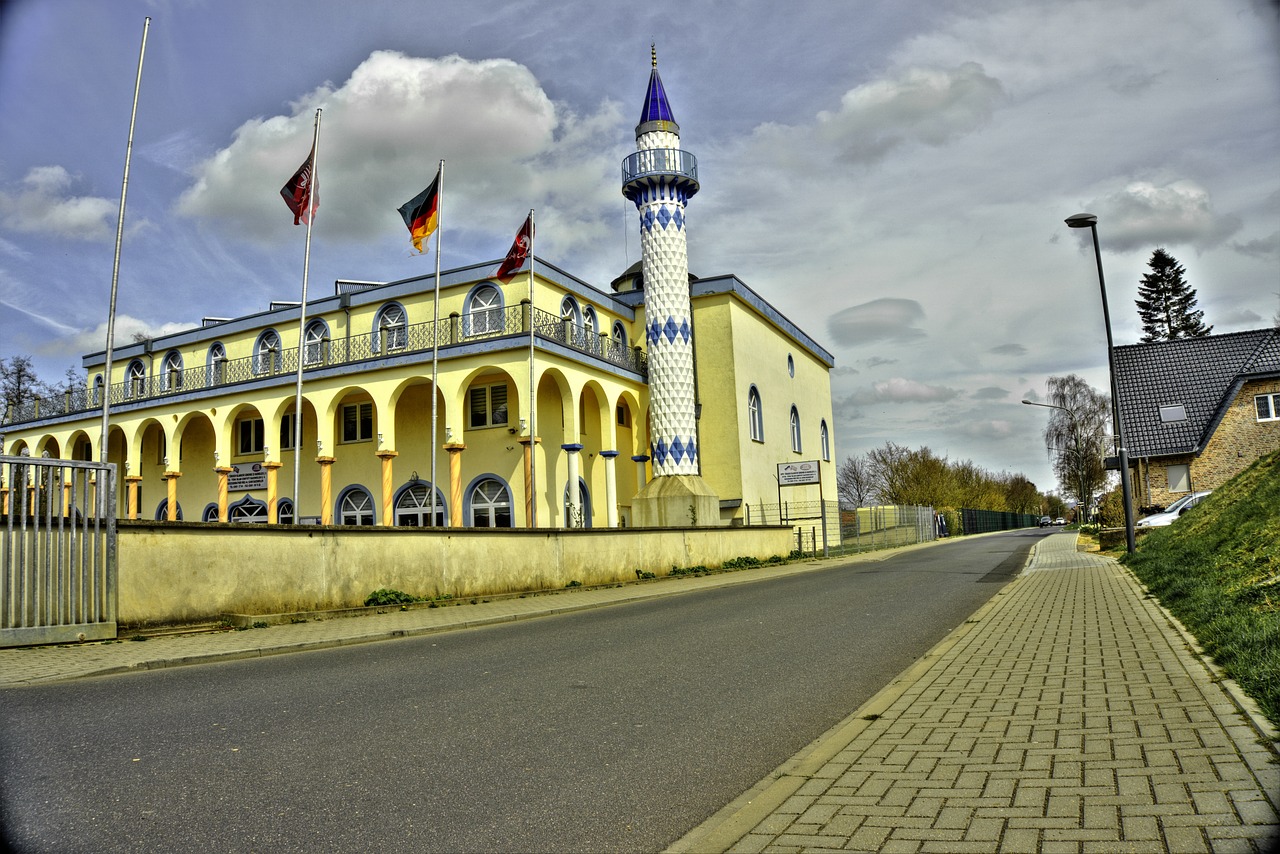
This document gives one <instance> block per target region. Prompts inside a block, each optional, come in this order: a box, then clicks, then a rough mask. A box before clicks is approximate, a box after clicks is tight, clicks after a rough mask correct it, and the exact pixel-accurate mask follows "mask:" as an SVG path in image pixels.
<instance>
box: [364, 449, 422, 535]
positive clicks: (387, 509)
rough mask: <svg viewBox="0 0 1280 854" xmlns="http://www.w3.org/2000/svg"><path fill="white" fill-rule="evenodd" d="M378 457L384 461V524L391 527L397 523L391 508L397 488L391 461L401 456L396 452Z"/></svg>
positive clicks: (379, 454)
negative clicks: (392, 497) (395, 488)
mask: <svg viewBox="0 0 1280 854" xmlns="http://www.w3.org/2000/svg"><path fill="white" fill-rule="evenodd" d="M376 456H377V457H378V459H380V460H382V524H383V525H384V526H387V527H391V526H394V525H395V523H396V519H395V515H396V514H395V508H393V507H392V506H391V493H392V492H393V491H394V487H395V478H394V476H393V474H392V470H391V469H392V466H391V461H392V460H394V459H395V458H396V457H397V456H399V454H398V453H397V452H396V451H378V452H377V454H376ZM432 486H435V484H432Z"/></svg>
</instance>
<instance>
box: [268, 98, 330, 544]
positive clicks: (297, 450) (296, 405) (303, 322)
mask: <svg viewBox="0 0 1280 854" xmlns="http://www.w3.org/2000/svg"><path fill="white" fill-rule="evenodd" d="M319 182H320V109H319V108H317V109H316V126H315V131H314V133H313V135H312V137H311V185H310V187H309V188H308V191H307V245H306V249H305V250H304V251H303V253H302V307H301V309H300V310H299V312H298V382H297V390H296V391H295V392H294V399H293V400H294V402H293V524H295V525H296V524H298V520H299V519H301V518H302V498H301V497H300V496H299V495H298V482H299V477H300V475H301V473H302V365H303V363H304V362H305V361H306V355H307V352H306V351H307V340H306V336H307V278H308V276H309V275H310V273H311V224H312V223H313V222H315V219H316V204H315V203H316V201H317V199H318V194H317V192H316V190H317V188H318V187H319V186H320V183H319ZM279 506H280V502H279V501H278V500H277V501H276V521H277V522H279V521H280V511H279V509H278V508H279ZM321 515H322V516H323V515H324V508H321Z"/></svg>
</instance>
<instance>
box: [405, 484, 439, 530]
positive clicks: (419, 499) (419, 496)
mask: <svg viewBox="0 0 1280 854" xmlns="http://www.w3.org/2000/svg"><path fill="white" fill-rule="evenodd" d="M433 492H434V493H435V505H436V506H435V514H434V516H435V518H434V519H432V515H433V514H432V511H431V494H432V493H433ZM396 524H397V525H401V526H405V527H410V528H426V527H431V526H434V527H436V528H444V527H446V526H447V525H448V524H449V514H448V512H447V508H446V507H445V504H444V496H443V495H441V494H440V490H439V489H434V490H433V489H431V487H430V484H428V483H427V482H426V481H418V482H417V483H411V484H409V486H408V487H406V488H405V489H402V490H401V491H400V495H399V496H398V497H397V498H396Z"/></svg>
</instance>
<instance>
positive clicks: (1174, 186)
mask: <svg viewBox="0 0 1280 854" xmlns="http://www.w3.org/2000/svg"><path fill="white" fill-rule="evenodd" d="M1090 210H1091V211H1092V210H1096V211H1097V212H1098V240H1099V242H1100V243H1101V244H1102V245H1103V246H1104V247H1106V248H1107V249H1112V250H1115V251H1119V252H1126V251H1132V250H1146V249H1153V248H1154V247H1157V246H1170V245H1176V244H1190V245H1191V246H1194V247H1196V248H1197V249H1208V248H1211V247H1214V246H1217V245H1218V244H1220V243H1222V242H1223V241H1224V240H1226V239H1227V238H1228V237H1230V236H1231V235H1233V234H1235V233H1236V232H1237V231H1239V230H1240V228H1241V226H1242V223H1241V221H1240V218H1239V217H1237V216H1234V215H1218V214H1215V213H1214V212H1213V203H1212V200H1211V199H1210V198H1209V193H1208V191H1207V190H1205V189H1203V188H1202V187H1200V186H1199V185H1197V184H1195V183H1194V182H1192V181H1175V182H1173V183H1170V184H1166V185H1165V186H1162V187H1157V186H1156V185H1154V184H1152V183H1150V182H1147V181H1134V182H1132V183H1130V184H1128V185H1127V186H1125V187H1124V189H1122V190H1118V191H1116V192H1114V193H1112V194H1111V195H1109V196H1106V197H1104V198H1102V199H1099V200H1097V201H1095V202H1093V203H1092V204H1091V206H1090ZM1080 240H1081V243H1082V244H1084V243H1087V242H1089V241H1090V238H1089V232H1088V230H1086V229H1080Z"/></svg>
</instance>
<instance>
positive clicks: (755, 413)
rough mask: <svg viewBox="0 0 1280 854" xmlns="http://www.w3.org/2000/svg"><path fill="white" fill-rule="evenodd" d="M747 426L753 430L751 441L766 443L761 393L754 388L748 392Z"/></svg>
mask: <svg viewBox="0 0 1280 854" xmlns="http://www.w3.org/2000/svg"><path fill="white" fill-rule="evenodd" d="M747 424H748V425H749V428H750V430H751V441H753V442H763V441H764V411H763V407H761V405H760V392H758V391H756V387H755V386H752V387H751V390H750V391H748V392H747Z"/></svg>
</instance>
